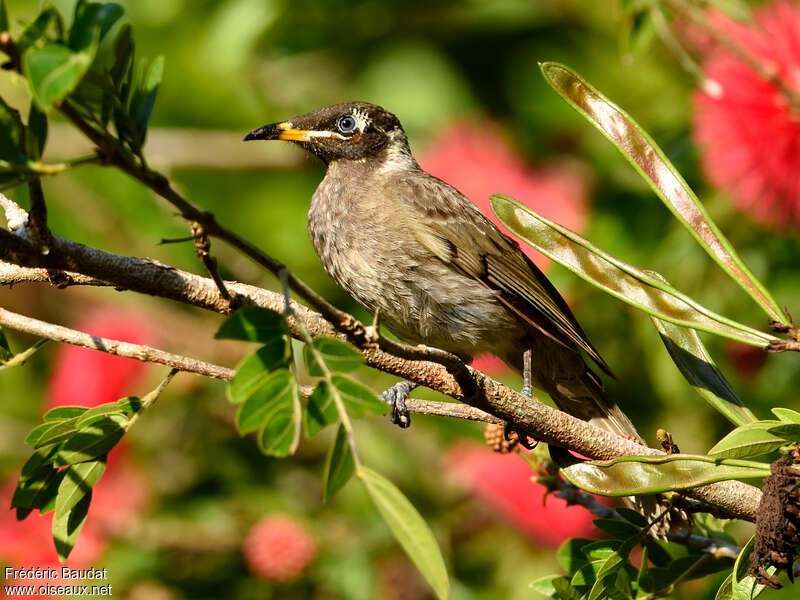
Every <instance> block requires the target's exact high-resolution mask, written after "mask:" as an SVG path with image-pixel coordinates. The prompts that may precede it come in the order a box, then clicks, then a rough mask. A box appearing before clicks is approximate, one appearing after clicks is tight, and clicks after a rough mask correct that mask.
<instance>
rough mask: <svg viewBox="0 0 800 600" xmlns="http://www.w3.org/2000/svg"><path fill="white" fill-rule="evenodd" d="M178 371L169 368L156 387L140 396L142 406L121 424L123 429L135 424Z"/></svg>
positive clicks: (126, 429)
mask: <svg viewBox="0 0 800 600" xmlns="http://www.w3.org/2000/svg"><path fill="white" fill-rule="evenodd" d="M179 371H180V369H174V368H173V369H171V370H170V372H169V373H168V374H167V376H166V377H164V379H162V380H161V383H159V384H158V387H156V389H154V390H153V391H152V392H150V393H149V394H146V395H144V396H142V407H141V408H140V409H139V410H138V411H136V412H135V413H134V414H133V415H131V417H130V418H129V419H128V420H127V422H126V423H125V424H124V425H123V427H124V428H125V431H128V430H129V429H130V428H131V427H133V426H134V425H135V424H136V421H138V420H139V417H140V416H141V415H142V413H143V412H144V411H145V410H147V409H148V408H150V407H151V406H152V405H153V404H155V402H156V400H158V399H159V397H160V396H161V394H162V392H163V391H164V390H165V389H166V387H167V386H168V385H169V382H170V381H172V378H173V377H175V375H176V374H177V373H178V372H179Z"/></svg>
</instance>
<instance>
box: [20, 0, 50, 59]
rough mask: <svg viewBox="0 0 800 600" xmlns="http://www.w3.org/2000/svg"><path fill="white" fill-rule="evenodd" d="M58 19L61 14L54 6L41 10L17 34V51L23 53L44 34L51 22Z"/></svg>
mask: <svg viewBox="0 0 800 600" xmlns="http://www.w3.org/2000/svg"><path fill="white" fill-rule="evenodd" d="M60 20H61V15H60V14H58V11H57V10H56V9H55V8H53V7H50V8H47V9H45V10H43V11H42V12H41V13H39V16H38V17H36V19H35V20H34V21H33V23H31V24H30V25H28V27H26V28H25V30H24V31H23V32H22V34H21V35H20V36H19V39H18V40H17V52H19V53H20V54H23V53H24V52H25V51H26V50H27V49H28V48H30V47H31V46H33V44H35V43H36V42H37V41H38V40H39V38H41V37H42V36H43V35H44V34H45V32H46V31H47V27H48V26H49V25H50V23H51V22H58V21H60Z"/></svg>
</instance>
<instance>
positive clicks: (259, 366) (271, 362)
mask: <svg viewBox="0 0 800 600" xmlns="http://www.w3.org/2000/svg"><path fill="white" fill-rule="evenodd" d="M289 343H290V342H289V338H288V337H287V336H285V335H281V336H278V337H276V338H273V339H271V340H270V341H268V342H267V343H266V344H265V345H264V346H263V347H261V348H259V349H258V350H256V351H255V352H254V353H253V354H251V355H250V356H248V357H247V358H245V359H244V360H243V361H242V362H241V363H239V366H237V367H236V374H235V375H234V376H233V379H231V382H230V384H229V385H228V397H229V399H230V401H231V402H232V403H234V404H241V403H242V402H244V401H245V400H247V398H249V397H250V396H251V395H252V394H253V392H255V390H257V389H258V388H259V387H260V386H261V384H263V383H264V381H266V379H267V378H268V377H269V376H270V374H271V373H272V372H273V371H275V370H277V369H286V368H288V367H289V365H290V363H291V358H292V353H291V347H290V346H289Z"/></svg>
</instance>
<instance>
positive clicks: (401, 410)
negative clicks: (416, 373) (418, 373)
mask: <svg viewBox="0 0 800 600" xmlns="http://www.w3.org/2000/svg"><path fill="white" fill-rule="evenodd" d="M418 385H419V384H417V383H414V382H412V381H401V382H400V383H396V384H394V385H393V386H392V387H390V388H389V389H388V390H386V391H385V392H383V394H381V397H382V398H383V400H384V402H386V404H388V405H389V406H391V407H392V414H391V419H392V423H394V424H395V425H397V426H398V427H401V428H403V429H405V428H406V427H408V426H409V425H411V415H409V414H408V410H407V409H406V400H408V396H409V394H411V390H413V389H414V388H416V387H417V386H418Z"/></svg>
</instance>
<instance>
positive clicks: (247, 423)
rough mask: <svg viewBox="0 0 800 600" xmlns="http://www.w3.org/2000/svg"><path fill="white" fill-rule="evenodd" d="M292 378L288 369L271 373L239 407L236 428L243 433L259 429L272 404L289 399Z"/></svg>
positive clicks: (292, 383)
mask: <svg viewBox="0 0 800 600" xmlns="http://www.w3.org/2000/svg"><path fill="white" fill-rule="evenodd" d="M293 385H296V384H295V383H294V378H293V377H292V374H291V373H290V372H289V370H288V369H279V370H278V371H275V372H274V373H272V374H271V375H270V376H269V377H267V379H266V380H265V381H264V384H263V385H262V386H261V387H260V388H258V389H257V390H256V391H255V392H254V393H253V394H251V396H250V397H249V398H248V399H247V400H246V401H245V402H244V404H242V405H241V406H240V407H239V411H238V412H237V414H236V428H237V429H238V430H239V433H240V434H242V435H244V434H245V433H249V432H251V431H256V430H258V429H260V428H261V427H262V426H263V425H264V424H265V423H266V420H267V418H268V416H269V415H270V414H271V411H272V409H273V404H276V403H277V404H282V403H286V402H288V401H289V400H290V399H291V394H292V386H293Z"/></svg>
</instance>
